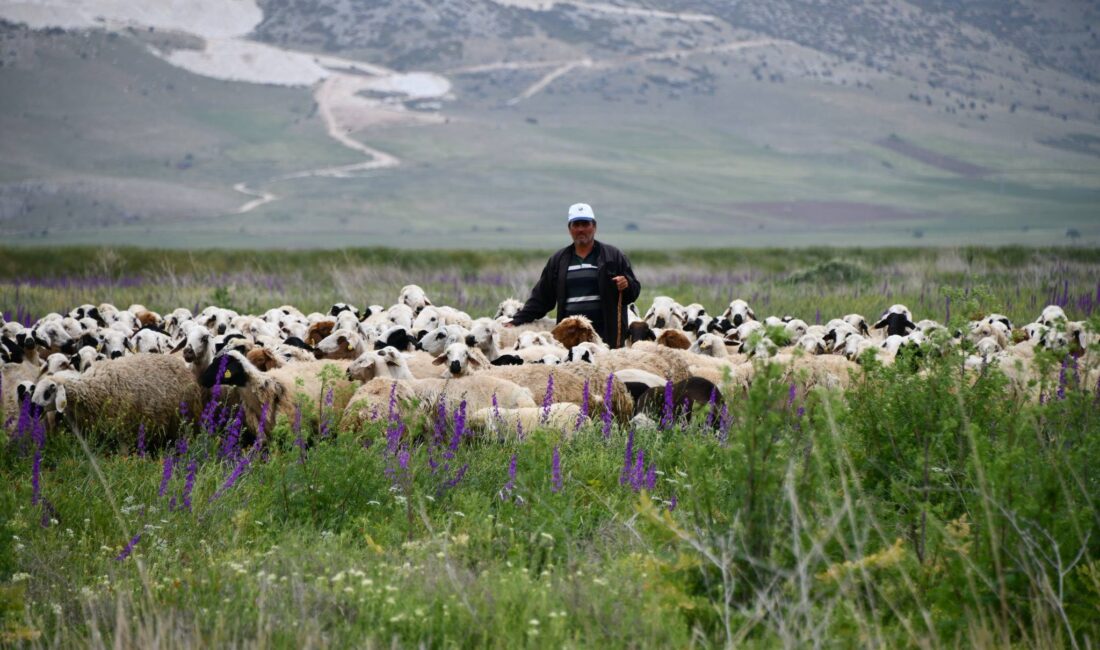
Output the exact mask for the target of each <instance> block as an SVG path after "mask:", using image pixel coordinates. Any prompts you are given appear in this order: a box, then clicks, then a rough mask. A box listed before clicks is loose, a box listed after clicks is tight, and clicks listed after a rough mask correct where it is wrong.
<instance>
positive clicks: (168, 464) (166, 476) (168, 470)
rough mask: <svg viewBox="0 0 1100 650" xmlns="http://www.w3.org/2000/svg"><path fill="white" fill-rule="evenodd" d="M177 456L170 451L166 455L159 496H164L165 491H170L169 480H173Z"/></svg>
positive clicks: (158, 491)
mask: <svg viewBox="0 0 1100 650" xmlns="http://www.w3.org/2000/svg"><path fill="white" fill-rule="evenodd" d="M175 465H176V457H175V456H173V455H172V454H171V452H169V453H168V455H166V456H165V457H164V471H163V472H161V475H160V489H159V490H157V496H158V497H163V496H164V493H165V492H167V491H168V482H169V481H171V480H172V472H173V470H174V469H175Z"/></svg>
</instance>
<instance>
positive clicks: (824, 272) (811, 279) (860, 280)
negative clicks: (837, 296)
mask: <svg viewBox="0 0 1100 650" xmlns="http://www.w3.org/2000/svg"><path fill="white" fill-rule="evenodd" d="M871 279H872V278H871V272H870V271H868V270H867V269H866V268H864V267H863V266H861V265H859V264H856V263H855V262H848V261H845V260H836V259H833V260H827V261H825V262H820V263H818V264H815V265H813V266H811V267H809V268H806V269H801V270H798V271H794V272H793V273H791V274H790V275H788V276H787V277H786V278H784V280H783V282H784V284H821V283H829V284H834V283H848V284H869V283H870V282H871Z"/></svg>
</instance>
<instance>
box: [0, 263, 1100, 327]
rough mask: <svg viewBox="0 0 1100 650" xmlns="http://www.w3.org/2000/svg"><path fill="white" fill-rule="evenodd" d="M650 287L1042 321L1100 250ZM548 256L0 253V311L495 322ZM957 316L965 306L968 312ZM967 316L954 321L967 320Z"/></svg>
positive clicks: (651, 282) (648, 269)
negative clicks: (451, 310) (423, 309)
mask: <svg viewBox="0 0 1100 650" xmlns="http://www.w3.org/2000/svg"><path fill="white" fill-rule="evenodd" d="M627 252H628V253H629V255H630V257H631V260H632V262H633V266H634V270H635V273H636V274H637V276H638V278H639V279H640V280H641V282H642V294H641V298H640V299H639V307H641V309H642V311H644V310H645V309H646V308H647V307H648V305H649V303H650V302H651V301H652V299H653V298H654V297H655V296H658V295H668V296H671V297H673V298H675V299H676V300H679V301H680V302H682V303H684V304H688V303H692V302H699V303H702V304H703V305H704V306H705V307H706V308H707V309H708V311H709V312H710V313H711V314H717V313H720V312H721V311H722V310H723V309H725V307H726V305H727V304H728V303H729V301H730V300H732V299H733V298H743V299H746V300H749V302H750V303H751V304H752V305H753V307H754V308H755V309H756V311H757V313H758V314H760V315H761V316H763V315H765V314H776V315H784V314H790V315H793V316H797V317H800V318H802V319H804V320H806V321H807V322H810V323H813V322H814V321H815V320H816V319H817V317H818V314H819V313H820V317H821V319H822V322H825V321H826V320H828V319H829V318H833V317H838V316H842V315H844V314H847V313H851V312H859V313H862V314H864V315H865V316H867V317H868V318H874V317H876V316H877V315H878V314H879V313H881V312H882V311H883V310H885V309H886V308H887V307H889V306H890V305H891V304H894V303H899V302H900V303H904V304H906V305H908V306H909V307H910V308H911V309H912V310H913V312H914V314H915V315H916V317H917V318H933V319H937V320H943V319H944V318H945V317H946V316H947V305H946V298H947V293H946V292H947V291H948V290H949V289H958V290H959V291H960V292H962V293H961V294H960V295H961V296H963V297H965V298H966V299H967V302H969V303H971V304H972V306H973V309H974V310H977V311H986V312H989V311H997V312H1000V313H1003V314H1006V315H1008V316H1009V317H1010V318H1012V319H1013V320H1014V321H1018V322H1029V321H1031V320H1034V319H1035V318H1036V317H1037V316H1038V314H1039V311H1040V310H1041V309H1042V308H1043V307H1044V306H1045V305H1047V304H1050V303H1055V302H1057V303H1063V302H1064V303H1065V307H1066V309H1067V313H1069V314H1070V317H1071V318H1074V319H1079V318H1083V317H1085V316H1087V315H1089V314H1090V313H1091V311H1092V309H1093V308H1094V306H1095V305H1096V304H1097V303H1098V302H1100V295H1097V291H1098V289H1100V287H1098V280H1097V279H1098V278H1100V250H1098V249H1093V248H1052V249H1029V248H1013V247H1010V248H960V249H906V248H895V249H833V248H810V249H803V250H778V249H774V250H759V249H727V250H695V251H688V250H684V251H677V250H670V251H627ZM549 254H550V251H549V250H547V251H541V252H540V251H401V250H395V249H384V248H375V249H344V250H335V251H276V252H272V251H221V250H219V251H211V250H206V251H188V252H184V251H170V250H169V251H166V250H151V249H136V248H62V249H23V248H9V249H3V250H0V310H3V311H7V312H12V313H15V312H17V311H22V312H24V313H30V314H32V315H34V316H35V317H40V316H42V315H43V314H45V313H48V312H51V311H59V312H63V311H68V310H70V309H72V308H73V307H75V306H77V305H80V304H83V303H95V304H98V303H100V302H104V301H108V302H113V303H115V304H117V305H120V306H123V307H125V306H127V305H129V304H132V303H140V304H144V305H145V306H147V307H149V308H150V309H154V310H157V311H160V312H162V313H166V312H168V311H170V310H172V309H175V308H177V307H186V308H187V309H191V310H195V309H196V308H198V309H202V308H203V307H205V306H206V305H209V304H213V303H215V302H216V303H218V304H220V305H221V306H227V307H233V308H235V309H238V310H246V311H250V312H263V311H265V310H267V309H269V308H272V307H277V306H279V305H283V304H288V303H289V304H293V305H296V306H297V307H299V308H300V309H302V310H303V311H305V312H309V311H322V312H324V311H327V310H328V308H329V307H330V306H331V305H332V304H333V303H335V302H350V303H354V304H358V305H365V304H372V303H374V304H381V305H390V304H392V303H393V302H394V301H395V300H396V299H397V295H398V292H399V291H400V289H401V287H402V286H404V285H405V284H409V283H416V284H419V285H421V286H422V287H424V289H425V290H426V291H427V292H428V294H429V296H431V298H432V299H433V300H434V301H435V302H436V303H437V304H439V303H443V304H450V305H453V306H455V307H458V308H460V309H463V310H466V311H467V312H469V313H470V314H471V315H472V316H475V317H477V316H485V315H491V314H492V313H493V312H494V311H495V309H496V306H497V304H498V303H499V302H500V301H501V300H504V299H505V298H509V297H514V298H519V299H523V298H526V296H527V295H528V292H529V291H530V289H531V287H532V286H533V285H534V284H535V282H536V281H537V279H538V276H539V273H540V271H541V269H542V266H543V264H544V263H545V260H546V257H547V256H548V255H549ZM957 307H958V305H957ZM957 307H956V309H955V310H954V315H956V316H958V315H963V316H968V315H970V314H963V313H962V312H960V310H959V309H958V308H957Z"/></svg>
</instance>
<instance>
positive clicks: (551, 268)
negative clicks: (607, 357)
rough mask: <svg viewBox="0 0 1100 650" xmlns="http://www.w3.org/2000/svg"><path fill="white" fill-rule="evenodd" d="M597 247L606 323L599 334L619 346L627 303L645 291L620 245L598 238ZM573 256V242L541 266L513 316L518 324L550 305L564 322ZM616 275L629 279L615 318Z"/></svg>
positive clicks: (548, 309) (534, 318) (545, 309)
mask: <svg viewBox="0 0 1100 650" xmlns="http://www.w3.org/2000/svg"><path fill="white" fill-rule="evenodd" d="M595 250H596V266H597V267H598V268H599V271H598V272H597V275H596V281H597V282H598V284H599V287H600V304H601V306H602V307H603V323H604V327H603V329H604V331H602V332H600V336H601V337H602V338H603V340H604V342H605V343H607V344H608V345H610V346H611V347H620V346H621V345H622V343H623V341H622V339H625V338H626V307H627V305H629V304H630V303H632V302H634V301H636V300H637V299H638V294H640V293H641V291H642V285H641V284H639V283H638V279H637V278H635V277H634V269H632V268H631V267H630V260H628V259H626V255H623V252H622V251H620V250H619V249H618V248H615V247H614V246H609V245H607V244H602V243H600V242H599V241H596V246H595ZM572 257H573V245H572V244H570V245H568V246H566V247H565V248H563V249H561V250H559V251H558V252H556V253H554V254H553V255H551V256H550V259H549V260H547V262H546V267H545V268H544V269H543V270H542V276H541V277H540V278H539V281H538V283H537V284H535V288H534V289H531V296H530V297H529V298H528V299H527V302H525V303H524V304H523V309H521V310H519V312H518V313H517V314H516V315H515V317H514V318H512V322H513V323H515V324H516V325H522V324H524V323H530V322H531V321H534V320H538V319H539V318H542V317H543V316H545V315H546V314H548V313H550V310H551V309H555V308H556V309H557V310H558V311H557V314H558V322H559V323H560V322H561V320H562V318H564V317H565V274H566V272H567V271H568V269H569V261H570V260H571V259H572ZM616 275H622V276H626V279H627V287H626V289H623V301H622V306H623V307H622V310H620V311H619V317H618V318H617V319H616V318H615V309H616V306H617V305H618V304H619V289H618V287H616V286H615V283H614V282H612V281H611V278H613V277H615V276H616ZM616 323H620V324H621V325H622V338H621V339H620V340H616V337H617V336H618V334H619V327H618V326H617V325H616Z"/></svg>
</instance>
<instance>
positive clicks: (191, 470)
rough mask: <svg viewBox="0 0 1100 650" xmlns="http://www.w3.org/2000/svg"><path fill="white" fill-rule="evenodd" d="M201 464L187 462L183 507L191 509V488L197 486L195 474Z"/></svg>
mask: <svg viewBox="0 0 1100 650" xmlns="http://www.w3.org/2000/svg"><path fill="white" fill-rule="evenodd" d="M198 470H199V464H198V463H197V462H195V461H191V462H190V463H188V464H187V478H186V480H185V481H184V484H183V507H184V509H186V510H188V511H190V510H191V490H193V489H194V488H195V474H196V473H198Z"/></svg>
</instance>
